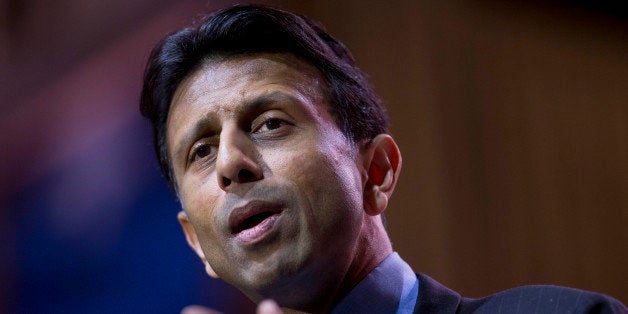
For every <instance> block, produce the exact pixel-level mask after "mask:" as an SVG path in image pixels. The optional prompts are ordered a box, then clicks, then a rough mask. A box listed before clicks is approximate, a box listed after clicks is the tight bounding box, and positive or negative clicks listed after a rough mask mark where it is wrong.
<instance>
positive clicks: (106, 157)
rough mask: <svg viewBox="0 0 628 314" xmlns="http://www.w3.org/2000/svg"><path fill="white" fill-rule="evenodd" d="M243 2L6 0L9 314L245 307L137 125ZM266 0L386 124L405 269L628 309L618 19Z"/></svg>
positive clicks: (531, 10) (472, 6)
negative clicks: (151, 80) (175, 59)
mask: <svg viewBox="0 0 628 314" xmlns="http://www.w3.org/2000/svg"><path fill="white" fill-rule="evenodd" d="M234 3H235V2H233V1H209V2H208V1H192V0H178V1H168V0H152V1H149V0H135V1H122V0H110V1H83V0H61V1H35V0H0V83H1V84H0V86H1V87H0V97H1V98H0V99H2V101H1V102H0V137H1V139H2V141H1V145H2V146H0V148H1V151H0V152H1V155H0V171H1V172H0V191H1V192H0V209H1V211H0V237H1V239H2V242H1V244H0V254H1V259H0V266H1V268H0V312H2V313H178V311H179V310H180V309H181V308H182V307H183V306H185V305H188V304H204V305H209V306H212V307H214V308H216V309H219V310H222V311H226V312H227V313H241V312H251V311H252V310H251V308H252V307H251V304H250V303H249V302H248V301H246V299H244V298H243V297H242V296H241V295H240V294H239V293H238V292H237V291H235V290H234V289H233V288H230V287H229V286H227V285H225V284H224V283H222V282H221V281H219V280H213V279H210V278H208V277H207V276H206V275H205V274H204V271H203V267H202V265H201V263H200V261H198V260H197V258H196V256H194V255H193V253H192V251H191V250H189V249H188V247H187V245H186V244H185V240H184V237H183V234H182V232H181V231H180V228H179V226H178V223H177V221H176V219H175V216H176V213H177V211H178V210H179V205H178V203H177V201H176V200H175V198H174V197H173V196H172V195H171V194H170V192H169V191H168V189H167V188H166V185H165V183H164V182H163V180H162V179H161V175H160V174H159V172H158V166H157V164H156V161H155V158H154V156H153V151H152V144H151V134H150V130H149V125H148V122H146V121H144V120H143V118H142V117H141V116H140V115H139V113H138V99H139V93H140V87H141V80H142V73H143V68H144V64H145V62H146V59H147V57H148V54H149V52H150V50H151V49H152V47H153V46H154V44H155V43H156V42H157V41H158V40H159V39H160V38H162V37H163V36H164V35H166V34H167V33H169V32H171V31H174V30H176V29H179V28H181V27H183V26H187V25H189V24H190V23H191V22H192V21H193V20H195V19H197V18H198V17H199V16H200V15H201V14H202V13H204V12H209V11H212V10H215V9H218V8H222V7H225V6H230V5H232V4H234ZM258 3H259V2H258ZM262 3H270V4H274V5H277V6H280V7H283V8H286V9H289V10H294V11H297V12H300V13H304V14H306V15H308V16H309V17H311V18H313V19H315V20H318V21H320V22H321V23H322V24H324V25H325V26H326V28H327V30H328V31H330V33H332V34H333V35H334V36H336V37H337V38H339V39H340V40H341V41H343V42H344V43H345V44H346V45H347V46H348V47H349V48H350V49H351V50H352V52H353V54H354V56H355V58H356V59H357V63H358V65H359V66H360V67H361V68H362V69H363V70H364V71H365V72H366V73H368V74H369V75H370V79H371V82H372V83H373V85H374V86H375V88H376V90H377V91H378V92H379V94H380V96H381V97H382V99H383V100H384V102H385V104H386V105H387V107H388V108H389V114H390V116H391V119H392V133H393V135H394V136H395V138H396V139H397V141H398V143H399V145H400V147H401V150H402V153H403V156H404V167H403V171H402V176H401V182H400V183H399V185H398V188H397V192H396V194H395V195H394V197H393V198H392V203H391V206H390V207H389V209H388V212H387V215H388V216H387V217H388V228H389V231H390V235H391V238H392V241H393V244H394V246H395V248H396V250H397V251H399V252H400V254H401V256H403V257H404V258H405V259H406V260H407V261H408V262H409V263H410V264H411V265H412V266H413V268H414V270H415V271H417V272H424V273H426V274H428V275H430V276H432V277H434V278H436V279H437V280H439V281H440V282H442V283H444V284H446V285H448V286H449V287H451V288H453V289H455V290H457V291H459V292H461V293H462V294H463V295H466V296H471V297H477V296H483V295H486V294H489V293H492V292H495V291H498V290H502V289H506V288H509V287H513V286H517V285H523V284H534V283H553V284H559V285H567V286H572V287H577V288H581V289H588V290H596V291H600V292H604V293H608V294H611V295H613V296H615V297H616V298H618V299H620V300H622V301H623V302H628V285H627V284H626V283H627V282H628V267H626V265H628V228H627V226H628V14H627V11H626V10H625V8H624V7H623V6H621V5H617V4H612V3H611V2H610V1H601V2H600V1H597V2H594V1H590V2H588V1H488V0H480V1H462V0H460V1H394V2H392V1H391V2H385V1H357V0H344V1H266V2H263V1H262Z"/></svg>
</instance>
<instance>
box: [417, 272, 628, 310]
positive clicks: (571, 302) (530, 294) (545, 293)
mask: <svg viewBox="0 0 628 314" xmlns="http://www.w3.org/2000/svg"><path fill="white" fill-rule="evenodd" d="M417 277H418V279H419V282H420V284H419V297H418V300H417V305H416V307H415V313H628V309H627V308H626V306H625V305H623V304H622V303H621V302H619V301H618V300H616V299H614V298H612V297H610V296H607V295H604V294H601V293H595V292H590V291H585V290H579V289H573V288H566V287H559V286H523V287H518V288H513V289H509V290H505V291H502V292H499V293H495V294H492V295H490V296H487V297H484V298H478V299H472V298H465V297H461V296H460V295H459V294H458V293H456V292H455V291H453V290H451V289H449V288H447V287H445V286H443V285H441V284H440V283H438V282H436V281H435V280H434V279H432V278H430V277H428V276H426V275H423V274H417Z"/></svg>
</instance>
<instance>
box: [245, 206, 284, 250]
mask: <svg viewBox="0 0 628 314" xmlns="http://www.w3.org/2000/svg"><path fill="white" fill-rule="evenodd" d="M280 215H281V214H280V213H277V214H274V215H272V216H269V217H268V218H266V219H264V220H263V221H262V222H260V223H259V224H257V225H256V226H255V227H253V228H249V229H246V230H242V231H240V233H238V234H237V235H236V238H237V239H238V240H239V241H240V242H242V243H244V244H253V243H257V242H259V241H260V240H261V239H263V238H264V237H265V236H266V235H268V234H269V233H270V231H271V230H272V229H273V227H274V226H275V224H276V223H277V220H278V219H279V216H280Z"/></svg>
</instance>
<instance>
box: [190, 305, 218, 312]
mask: <svg viewBox="0 0 628 314" xmlns="http://www.w3.org/2000/svg"><path fill="white" fill-rule="evenodd" d="M181 314H221V313H220V312H218V311H214V310H212V309H209V308H206V307H204V306H201V305H188V306H186V307H184V308H183V310H181Z"/></svg>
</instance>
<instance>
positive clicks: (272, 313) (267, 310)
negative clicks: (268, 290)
mask: <svg viewBox="0 0 628 314" xmlns="http://www.w3.org/2000/svg"><path fill="white" fill-rule="evenodd" d="M256 313H257V314H282V312H281V309H280V308H279V305H277V303H276V302H275V301H273V300H270V299H267V300H264V301H262V302H260V303H259V305H257V311H256Z"/></svg>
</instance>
